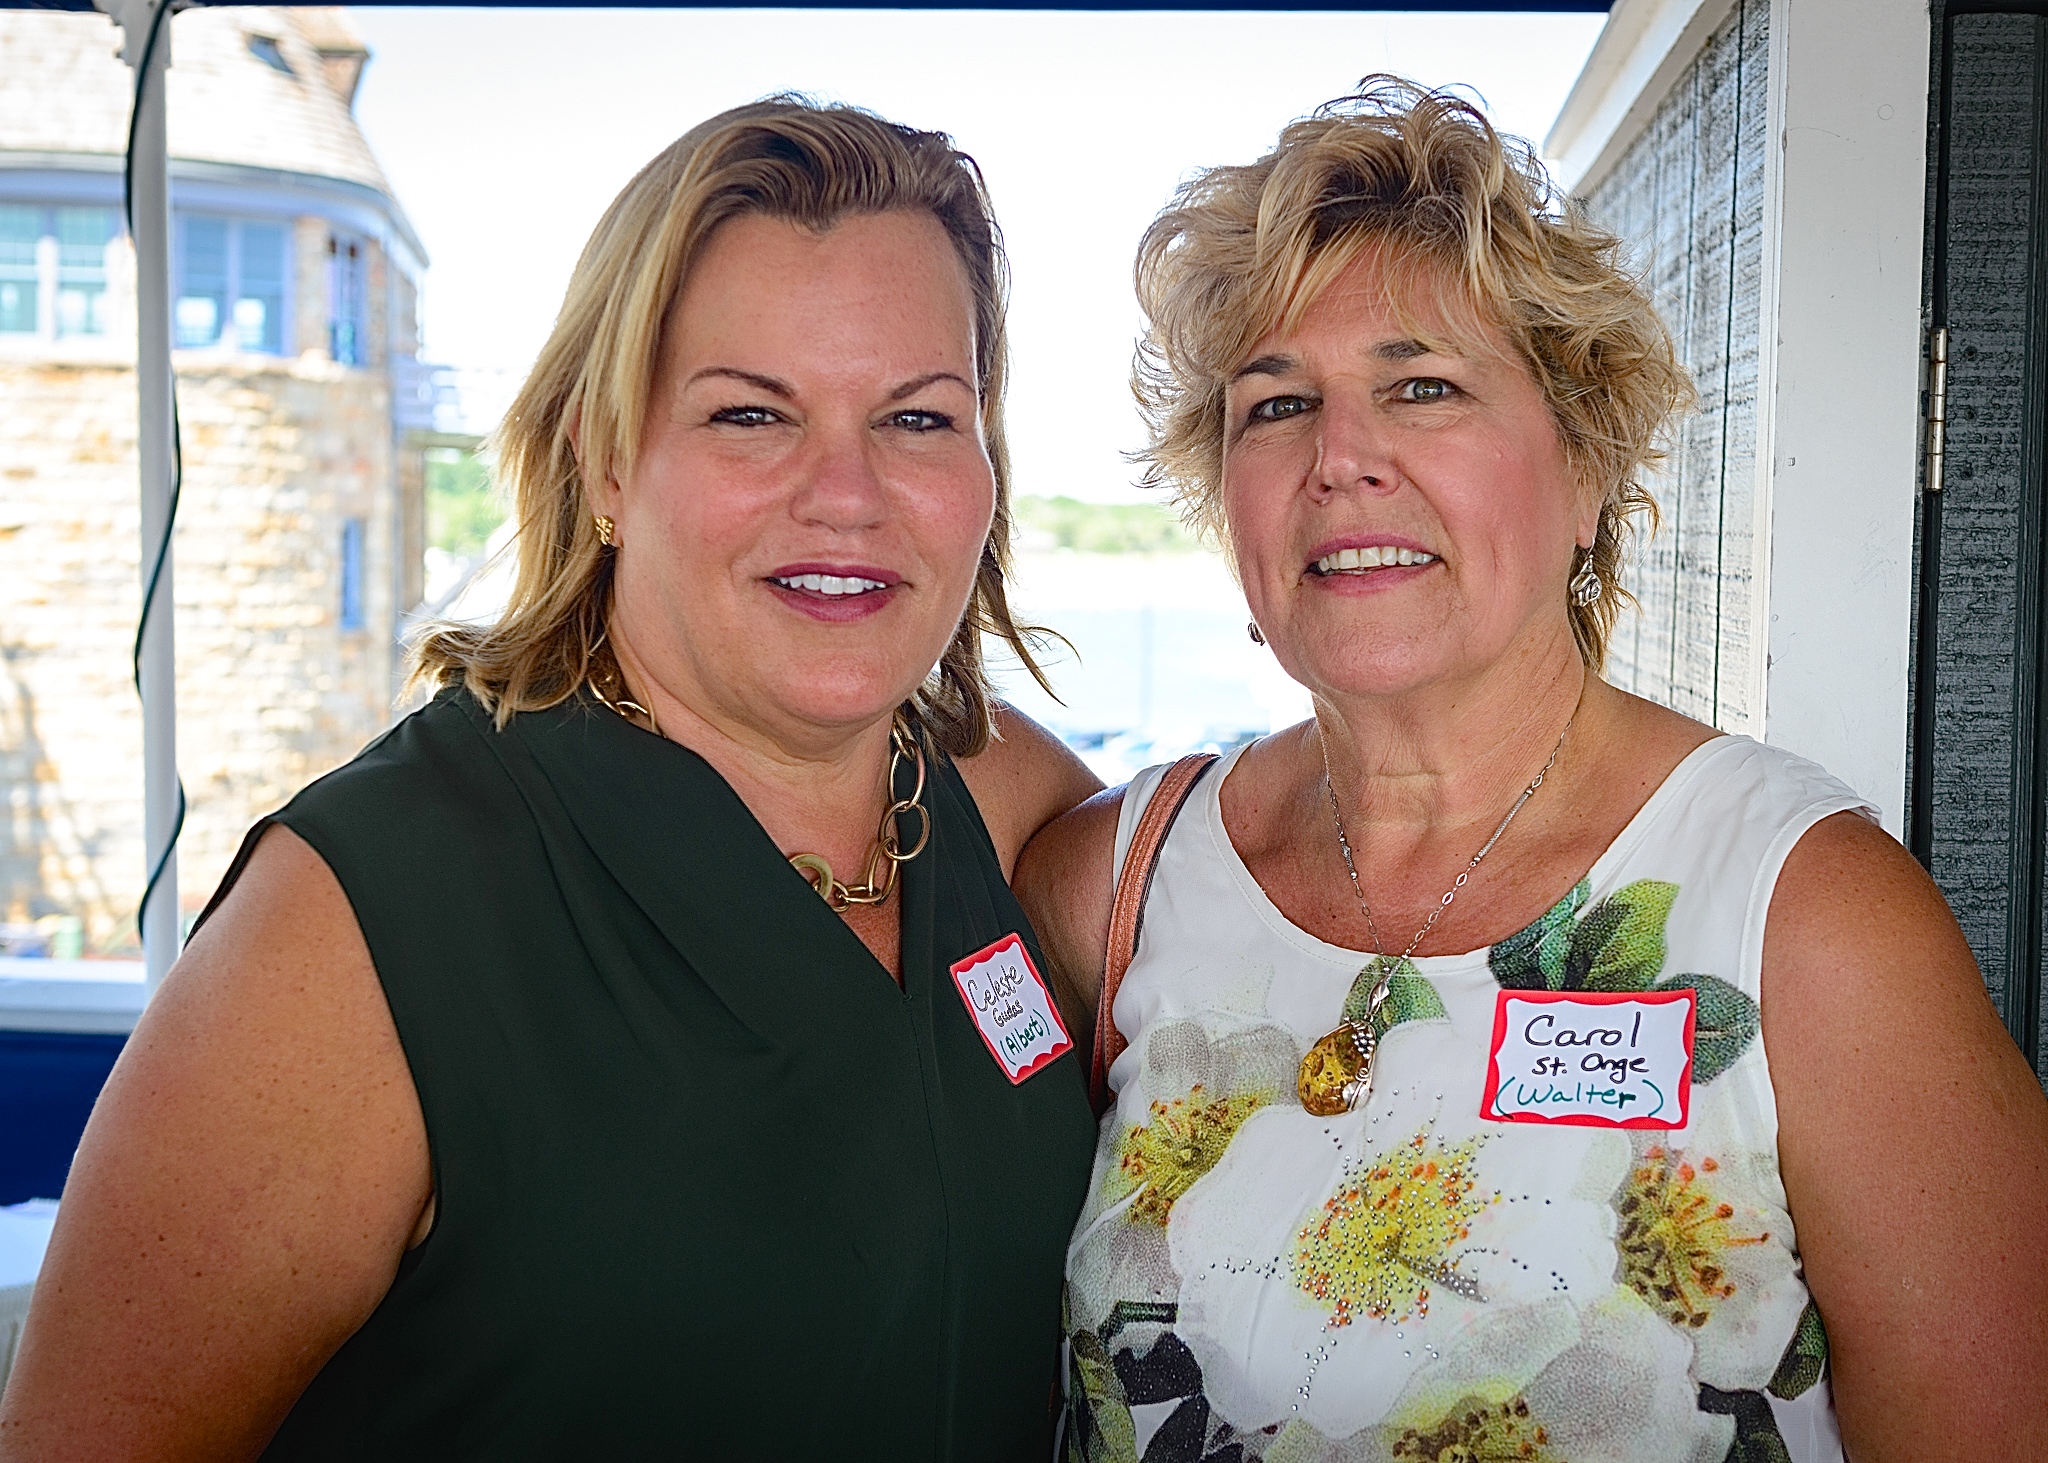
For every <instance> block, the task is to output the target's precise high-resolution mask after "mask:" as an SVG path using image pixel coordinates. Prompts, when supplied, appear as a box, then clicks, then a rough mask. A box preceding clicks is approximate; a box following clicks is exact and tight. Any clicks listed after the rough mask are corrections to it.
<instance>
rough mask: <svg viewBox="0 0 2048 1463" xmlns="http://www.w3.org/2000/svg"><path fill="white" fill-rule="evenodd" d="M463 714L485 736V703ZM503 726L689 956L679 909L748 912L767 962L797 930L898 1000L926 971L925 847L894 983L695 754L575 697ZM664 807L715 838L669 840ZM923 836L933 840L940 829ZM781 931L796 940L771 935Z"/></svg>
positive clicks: (906, 910)
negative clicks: (696, 818) (658, 819)
mask: <svg viewBox="0 0 2048 1463" xmlns="http://www.w3.org/2000/svg"><path fill="white" fill-rule="evenodd" d="M471 714H472V716H473V717H478V718H481V720H482V722H483V723H484V725H485V727H486V729H487V732H486V734H487V735H488V734H489V732H488V723H489V718H488V716H486V715H485V714H484V713H483V711H482V708H481V707H473V708H472V712H471ZM507 729H508V730H509V731H512V732H514V733H515V734H516V735H517V736H518V737H519V740H520V743H521V745H522V746H524V747H525V748H526V750H527V751H528V752H529V753H530V754H531V755H532V756H533V759H534V761H535V763H536V764H537V765H538V766H539V769H540V771H541V773H542V775H543V776H544V777H545V778H546V779H547V781H548V782H549V784H550V785H551V786H553V788H554V789H555V791H556V793H557V794H558V796H559V797H560V799H561V803H562V806H563V808H564V810H565V811H566V812H567V814H568V816H569V818H570V819H571V820H572V821H573V822H574V823H575V824H576V827H577V830H578V832H580V833H581V834H582V835H583V838H584V840H585V841H586V842H587V843H588V844H589V845H590V848H591V850H592V851H593V852H594V853H595V854H596V855H597V857H598V859H599V861H600V862H602V863H603V864H604V866H605V868H606V869H607V870H608V871H609V872H610V874H611V875H612V877H613V878H614V879H616V880H617V881H618V883H619V885H620V887H621V888H623V889H624V890H625V891H626V892H627V894H628V895H630V896H631V898H632V899H633V901H634V902H635V903H636V904H638V905H639V906H640V908H641V909H642V910H643V911H644V912H645V913H646V915H647V916H648V918H649V919H650V920H652V921H653V922H654V924H655V925H656V926H657V927H658V928H659V929H660V930H661V931H662V933H663V935H664V936H666V937H667V938H668V940H669V943H670V944H672V945H674V946H676V947H677V948H678V949H679V950H683V951H685V952H687V951H688V950H689V948H690V947H691V946H692V945H693V944H694V943H696V942H695V940H694V939H692V938H691V936H692V934H693V933H694V931H693V930H690V929H686V928H683V925H684V919H683V909H684V906H685V905H699V906H705V907H708V908H709V909H711V910H714V911H722V910H726V909H733V910H744V911H746V913H745V915H744V916H741V918H744V919H745V921H746V923H747V924H748V925H750V926H752V927H755V928H758V929H760V930H761V931H762V935H763V938H762V939H761V940H760V942H759V946H760V950H759V957H760V958H761V959H762V961H763V963H764V965H767V966H773V965H775V964H777V963H779V962H778V961H776V960H775V959H774V955H775V953H776V951H777V950H778V948H779V947H786V946H791V945H794V946H798V947H801V946H805V945H808V944H810V943H811V941H810V940H808V939H805V938H802V936H803V935H805V934H807V933H808V934H813V935H814V937H815V938H816V939H817V940H819V941H822V942H825V943H826V946H827V948H828V949H829V948H832V947H833V946H834V945H835V944H836V946H837V949H838V951H839V952H840V959H844V960H845V961H849V962H852V963H854V964H856V965H857V966H859V967H862V968H864V969H865V970H867V971H868V972H870V973H871V974H872V975H873V977H874V979H875V980H876V981H878V982H879V983H880V985H881V988H882V991H883V992H885V993H886V994H888V995H889V996H892V997H893V998H894V999H895V1000H896V1001H897V1002H898V1003H905V1002H908V1001H910V1000H911V999H912V998H913V996H914V995H916V994H917V993H918V992H919V990H920V989H921V986H922V983H923V982H924V981H925V980H926V979H928V978H929V972H927V971H924V970H922V969H920V968H918V967H920V966H921V965H922V964H925V963H928V962H927V961H923V960H921V959H920V958H919V957H920V956H921V955H922V954H924V953H925V952H926V950H927V949H928V947H929V945H930V943H931V932H930V930H929V928H928V927H929V924H930V918H931V909H932V904H933V897H932V892H933V891H932V889H931V880H930V877H929V870H928V869H920V868H919V865H920V864H923V863H926V862H927V860H928V859H929V858H930V856H931V855H932V853H933V852H934V850H933V849H932V848H930V847H928V848H927V849H926V850H925V857H923V858H919V859H914V860H912V861H910V862H909V863H908V864H906V865H904V867H903V869H902V870H901V875H900V880H899V888H900V894H899V898H900V900H901V903H900V905H899V909H898V916H899V917H898V928H897V939H896V958H897V960H898V962H899V964H900V966H901V969H902V971H903V980H902V983H901V984H898V982H897V980H896V978H895V976H893V975H891V974H890V972H889V968H888V967H887V966H886V965H884V964H883V963H882V962H881V961H880V960H878V959H876V958H875V953H874V951H872V950H870V949H869V948H868V947H867V944H866V942H865V941H863V940H862V939H861V937H860V936H859V935H858V934H856V933H855V932H854V930H853V928H852V926H850V925H848V924H847V922H846V921H845V920H844V919H843V918H841V917H840V916H839V915H838V914H837V913H835V912H834V911H833V910H832V908H831V907H830V906H829V905H827V904H826V903H825V901H824V900H823V899H821V898H820V897H819V896H818V893H817V890H816V889H815V888H814V887H813V886H812V885H811V882H810V881H809V880H808V879H806V878H805V877H804V876H803V875H802V874H800V873H798V872H797V870H796V869H795V868H793V867H792V866H791V865H790V862H789V860H788V858H787V856H786V855H784V854H783V852H782V850H781V849H780V848H778V847H777V846H776V844H775V841H774V840H773V839H772V838H770V837H769V835H768V830H767V829H766V828H764V827H762V825H761V821H760V819H759V818H757V817H755V816H754V811H753V809H751V808H749V807H748V806H747V804H746V801H745V800H744V799H743V798H741V797H740V795H739V794H738V793H737V792H736V791H735V790H734V789H733V787H732V784H731V783H729V782H727V781H726V779H725V777H724V776H723V775H722V774H721V773H720V772H719V771H718V769H717V768H715V767H713V766H712V765H711V764H710V762H708V761H706V760H705V759H704V758H703V757H702V756H701V755H699V754H698V753H696V752H694V751H692V750H691V749H690V748H688V747H686V746H683V745H682V744H681V743H679V742H675V741H671V740H670V739H668V738H667V737H663V736H658V735H656V734H655V733H653V732H649V731H646V730H644V729H643V728H641V727H638V726H636V725H634V724H633V723H632V722H630V721H628V720H626V719H625V718H624V717H622V716H620V715H618V714H617V713H616V712H612V711H609V710H606V709H604V708H602V707H596V706H592V705H590V704H589V703H588V702H585V701H581V700H576V699H572V700H570V701H566V702H564V703H562V704H561V705H559V706H555V707H551V708H549V709H548V710H546V711H542V712H526V713H521V714H520V715H517V716H515V717H514V718H513V720H512V722H511V725H510V726H509V727H508V728H507ZM662 810H674V811H675V812H676V813H678V814H683V815H688V814H691V813H695V814H698V815H700V816H701V819H702V822H703V823H704V824H705V825H707V826H708V827H709V828H711V829H715V830H717V831H718V833H719V835H720V836H719V837H716V838H715V839H709V840H707V839H702V838H692V837H685V838H673V837H672V836H671V835H672V834H673V833H674V832H676V831H678V830H675V829H671V828H661V827H657V826H656V824H655V823H654V821H653V819H654V817H655V816H656V815H657V814H658V813H659V812H660V811H662ZM931 841H932V843H933V844H937V843H938V841H939V831H938V829H937V828H936V826H935V827H934V829H933V832H932V840H931ZM783 930H790V931H795V932H797V933H798V935H799V937H800V938H798V939H797V940H795V941H783V940H773V939H770V938H768V937H769V936H770V935H771V934H772V933H773V932H776V931H783ZM920 931H922V934H923V938H922V939H919V938H918V934H919V932H920ZM840 959H835V960H834V961H833V962H832V963H834V964H838V963H840ZM805 963H806V964H808V963H809V962H805ZM790 973H791V974H792V975H794V974H795V972H790ZM913 981H916V982H918V983H919V985H917V986H913V984H912V982H913Z"/></svg>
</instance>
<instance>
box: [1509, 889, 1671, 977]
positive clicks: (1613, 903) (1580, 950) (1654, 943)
mask: <svg viewBox="0 0 2048 1463" xmlns="http://www.w3.org/2000/svg"><path fill="white" fill-rule="evenodd" d="M1591 897H1592V885H1591V883H1590V882H1589V881H1587V880H1585V879H1581V880H1579V882H1578V883H1577V884H1576V885H1575V886H1573V888H1572V892H1571V893H1569V894H1567V895H1565V897H1564V898H1562V899H1560V900H1558V902H1557V903H1556V904H1554V905H1552V906H1551V907H1550V909H1549V910H1548V911H1547V912H1546V913H1545V914H1543V915H1542V916H1541V917H1539V918H1538V919H1537V920H1536V921H1535V922H1534V923H1532V924H1530V925H1529V926H1528V927H1527V928H1526V929H1522V930H1519V931H1517V932H1516V933H1514V934H1512V935H1509V936H1508V937H1507V938H1506V939H1505V940H1502V941H1501V942H1500V943H1499V944H1497V945H1495V946H1494V947H1493V948H1492V949H1491V950H1489V951H1488V952H1487V956H1486V962H1487V965H1488V966H1489V967H1490V968H1491V969H1492V971H1493V976H1494V979H1495V980H1497V981H1499V982H1500V983H1501V984H1502V985H1504V986H1506V987H1508V988H1509V989H1510V990H1518V991H1646V990H1648V989H1649V988H1650V985H1651V982H1653V981H1655V980H1656V979H1657V976H1658V974H1659V973H1660V972H1661V971H1662V970H1663V968H1664V925H1665V922H1666V921H1667V920H1669V919H1670V917H1671V905H1672V901H1674V900H1675V899H1677V898H1678V886H1677V885H1676V884H1666V883H1663V882H1661V881H1660V880H1656V879H1638V880H1636V881H1635V882H1634V883H1633V884H1627V885H1624V886H1623V887H1622V888H1620V889H1617V890H1615V891H1614V893H1612V894H1610V895H1608V896H1607V897H1606V898H1605V899H1603V900H1601V901H1600V902H1599V903H1598V904H1596V905H1594V906H1593V908H1592V909H1591V910H1590V911H1588V912H1587V914H1586V916H1585V917H1584V918H1583V919H1579V920H1577V922H1576V923H1574V917H1575V916H1576V915H1577V914H1578V911H1579V910H1580V909H1582V908H1584V906H1585V903H1586V901H1587V900H1588V899H1589V898H1591Z"/></svg>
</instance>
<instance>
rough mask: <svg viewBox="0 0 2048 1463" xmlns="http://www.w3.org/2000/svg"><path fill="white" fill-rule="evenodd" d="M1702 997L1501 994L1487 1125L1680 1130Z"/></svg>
mask: <svg viewBox="0 0 2048 1463" xmlns="http://www.w3.org/2000/svg"><path fill="white" fill-rule="evenodd" d="M1698 999H1699V998H1698V996H1697V995H1696V994H1695V993H1694V992H1692V991H1688V990H1676V991H1642V992H1638V993H1635V994H1615V993H1609V992H1604V991H1502V992H1501V993H1500V995H1499V996H1498V997H1497V998H1496V1000H1495V1004H1494V1008H1493V1049H1492V1051H1491V1052H1490V1053H1489V1054H1488V1056H1487V1060H1486V1091H1485V1095H1484V1096H1483V1097H1482V1098H1481V1099H1480V1102H1479V1116H1481V1117H1482V1118H1486V1119H1488V1120H1490V1121H1492V1122H1496V1123H1569V1124H1572V1125H1574V1126H1577V1127H1582V1128H1682V1127H1684V1126H1685V1125H1686V1122H1687V1120H1688V1118H1689V1117H1690V1115H1691V1111H1692V1037H1693V1021H1694V1018H1695V1016H1696V1015H1697V1006H1698Z"/></svg>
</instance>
